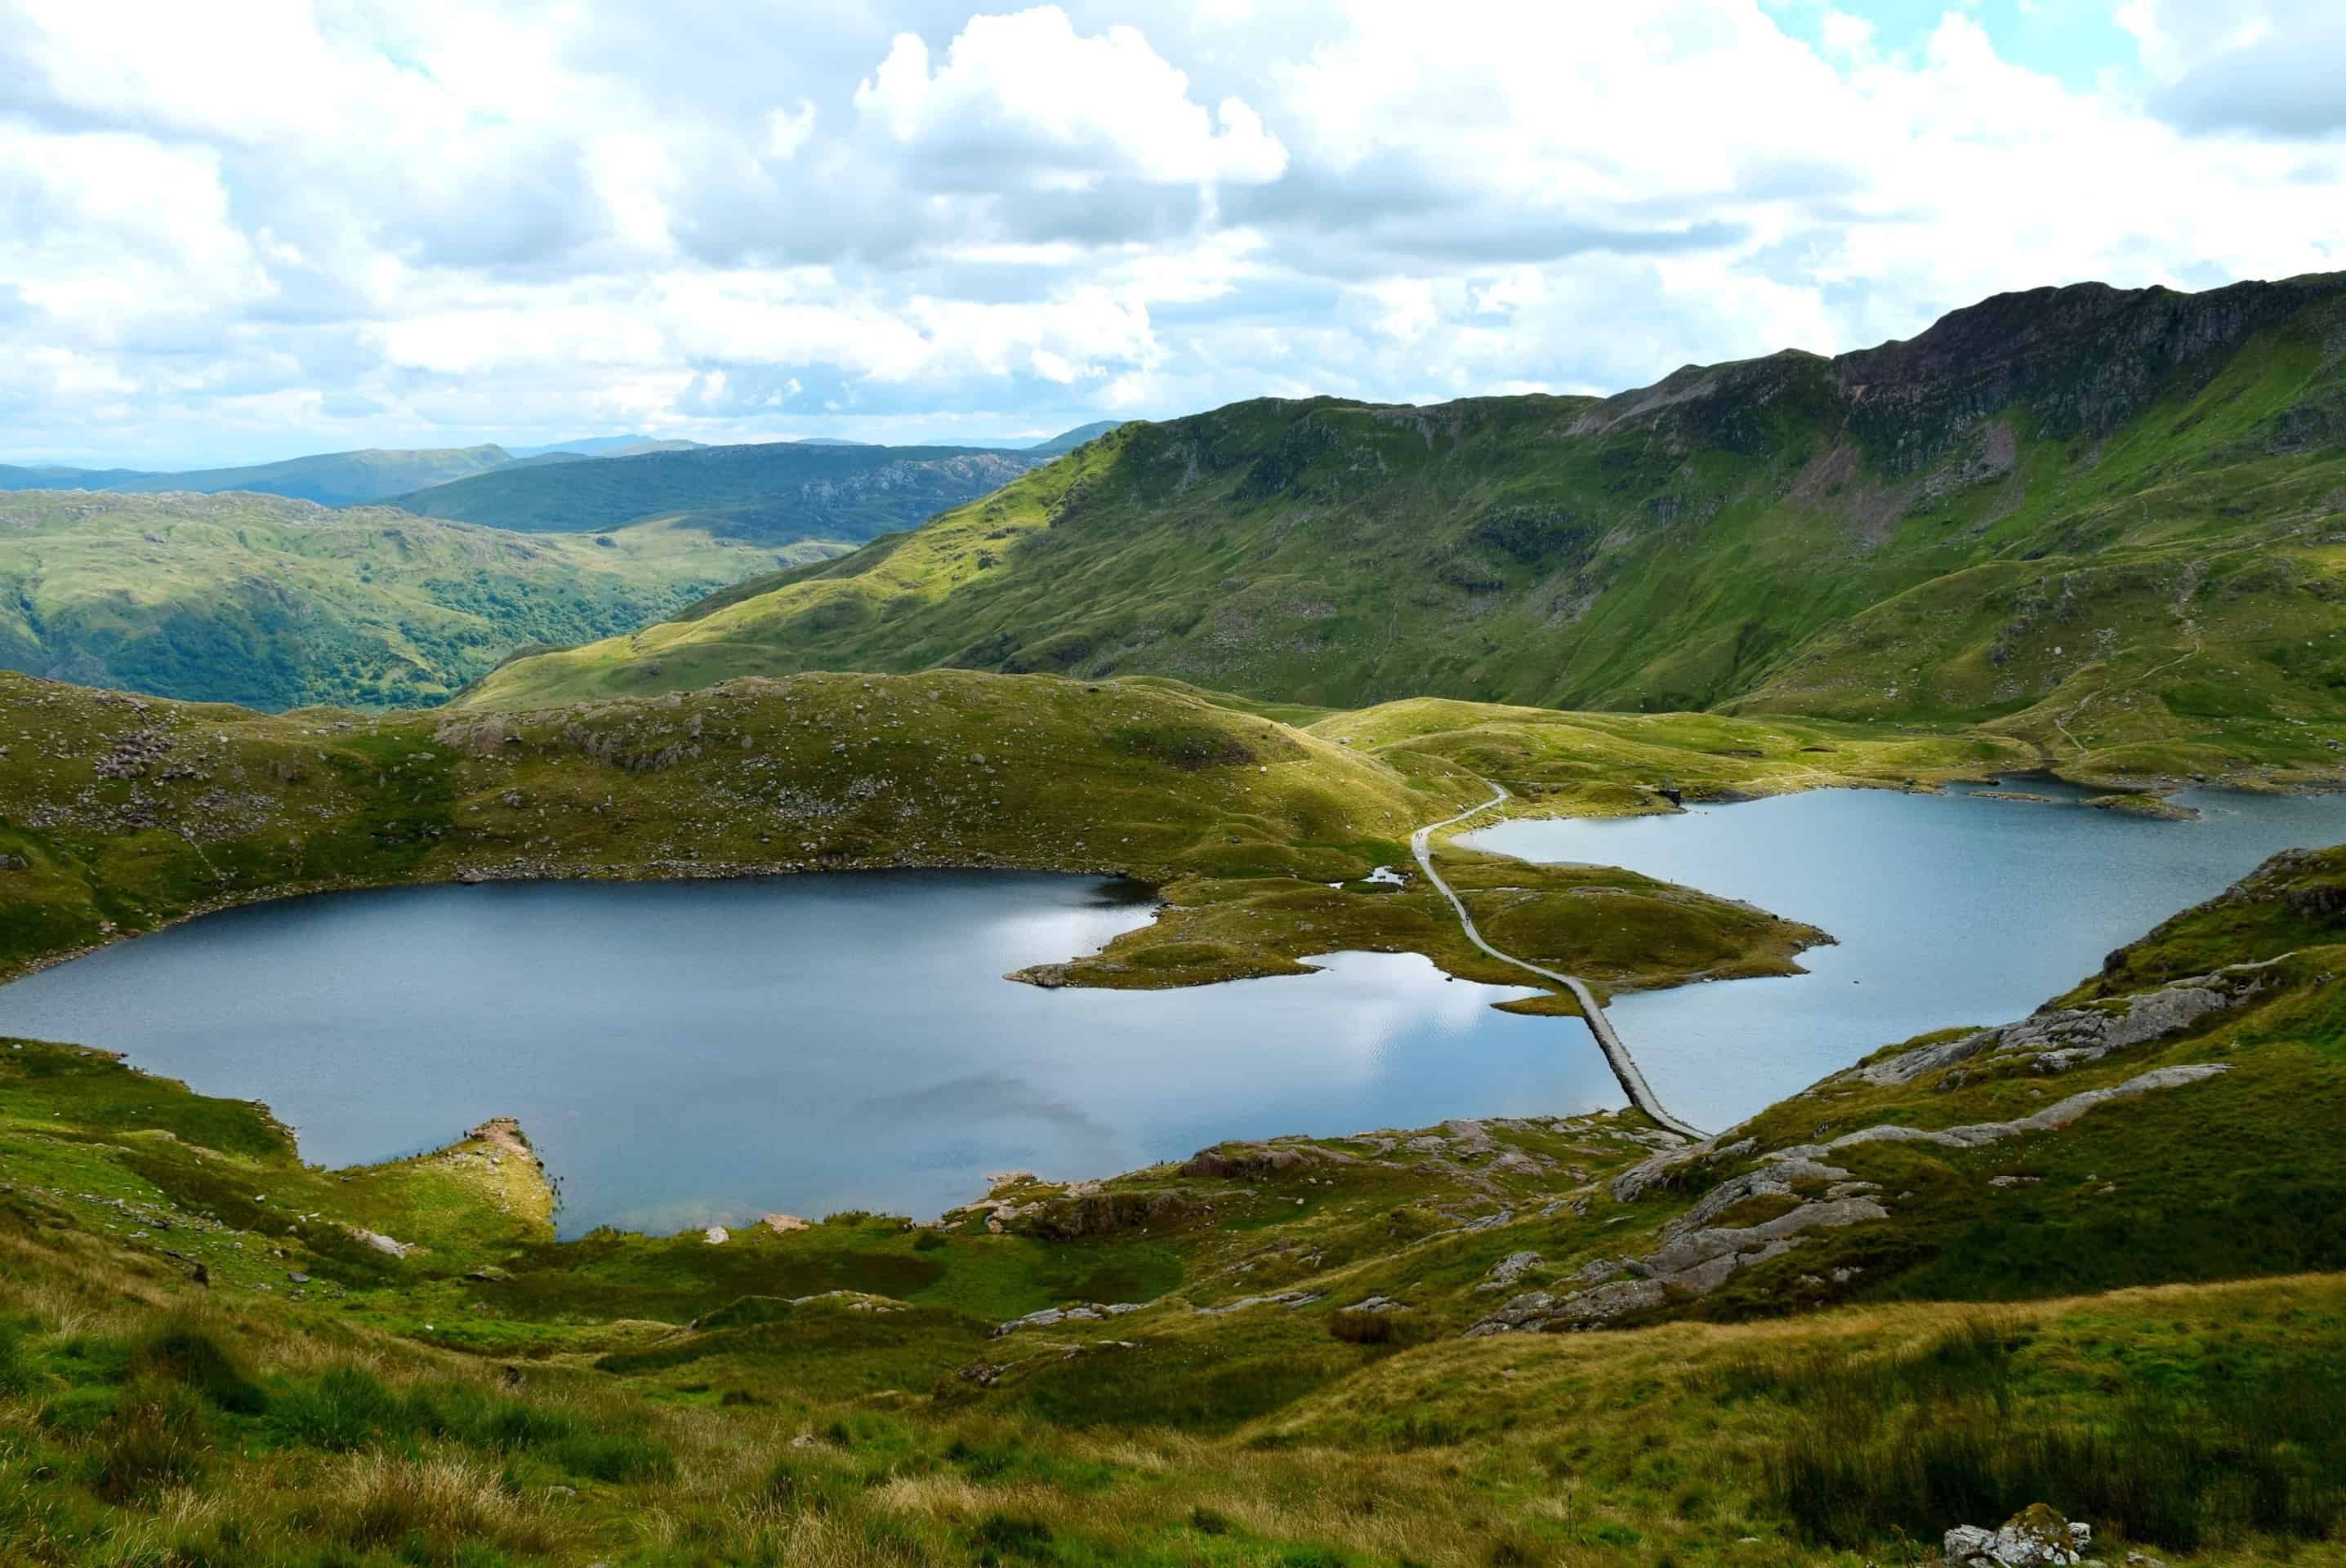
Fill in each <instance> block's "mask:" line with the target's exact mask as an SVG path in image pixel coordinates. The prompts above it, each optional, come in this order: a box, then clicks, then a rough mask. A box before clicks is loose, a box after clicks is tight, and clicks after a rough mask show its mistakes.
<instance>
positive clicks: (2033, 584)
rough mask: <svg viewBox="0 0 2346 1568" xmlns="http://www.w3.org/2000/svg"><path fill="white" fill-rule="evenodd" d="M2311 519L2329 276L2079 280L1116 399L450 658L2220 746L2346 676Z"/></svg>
mask: <svg viewBox="0 0 2346 1568" xmlns="http://www.w3.org/2000/svg"><path fill="white" fill-rule="evenodd" d="M2341 545H2346V277H2341V276H2326V277H2310V278H2303V279H2298V280H2290V281H2289V282H2285V283H2275V284H2265V283H2248V284H2240V285H2237V286H2235V287H2232V288H2229V289H2223V290H2214V291H2212V292H2209V293H2204V294H2178V293H2174V292H2171V291H2168V290H2134V291H2127V290H2113V289H2107V288H2104V287H2101V286H2099V285H2080V286H2078V287H2075V288H2069V289H2061V290H2035V291H2034V292H2031V293H2027V294H2019V295H2010V296H2004V297H2001V298H1998V299H1996V300H1989V301H1987V302H1986V303H1984V304H1982V305H1979V306H1976V307H1974V308H1972V309H1970V310H1966V311H1957V312H1955V313H1954V314H1953V315H1951V316H1949V317H1947V318H1946V319H1945V320H1943V321H1941V322H1939V323H1938V324H1937V325H1935V326H1933V328H1932V329H1931V330H1930V331H1927V332H1925V333H1923V335H1922V336H1921V337H1919V338H1917V339H1915V340H1913V341H1912V342H1907V343H1893V344H1889V345H1885V346H1883V347H1882V348H1879V349H1873V350H1868V351H1862V352H1859V353H1851V354H1845V355H1842V356H1841V357H1840V358H1838V359H1832V360H1827V359H1822V358H1820V357H1817V356H1815V355H1811V354H1804V353H1799V352H1786V353H1781V354H1778V355H1775V356H1772V357H1770V358H1768V359H1764V360H1757V361H1747V362H1742V363H1737V364H1729V365H1721V366H1715V367H1711V368H1708V369H1698V368H1693V367H1689V368H1688V369H1686V370H1683V371H1680V372H1677V373H1675V374H1673V375H1671V376H1669V377H1668V378H1667V379H1665V380H1664V381H1662V382H1659V383H1658V384H1657V385H1655V386H1652V387H1648V388H1646V389H1644V390H1642V391H1638V392H1627V393H1623V394H1621V395H1619V396H1617V397H1613V398H1608V399H1601V400H1600V399H1590V398H1552V397H1519V398H1494V399H1475V400H1469V401H1465V402H1456V403H1449V404H1444V405H1442V406H1439V407H1434V408H1423V409H1421V408H1387V407H1374V406H1368V405H1362V404H1357V403H1345V402H1336V401H1333V400H1325V399H1322V400H1313V401H1310V402H1251V403H1241V404H1237V405H1234V406H1232V407H1230V408H1226V409H1222V410H1219V411H1218V412H1213V413H1209V414H1202V415H1199V416H1195V417H1192V418H1188V419H1180V420H1173V421H1169V422H1166V423H1140V424H1131V425H1127V426H1125V427H1123V428H1122V429H1120V430H1118V431H1117V432H1115V433H1112V434H1110V435H1108V436H1107V437H1105V438H1103V439H1101V440H1099V441H1097V442H1096V443H1093V444H1092V445H1090V446H1087V447H1086V448H1084V449H1082V450H1081V451H1080V452H1078V453H1076V454H1075V455H1073V456H1071V457H1069V458H1066V459H1063V460H1062V461H1060V462H1058V463H1055V464H1053V465H1052V466H1050V467H1049V468H1047V469H1045V470H1044V471H1042V472H1040V473H1035V474H1033V475H1031V476H1029V477H1027V478H1025V479H1024V480H1022V481H1020V482H1019V483H1017V484H1014V485H1012V486H1010V487H1009V488H1007V489H1006V490H1005V491H1003V492H1002V493H1001V494H996V495H993V496H989V497H987V498H985V499H984V500H983V501H980V502H976V503H973V504H969V505H966V506H964V507H962V508H961V509H959V510H958V511H955V512H954V513H951V514H947V515H945V516H943V517H941V518H939V519H937V520H936V521H935V522H934V523H933V524H930V525H929V526H927V527H925V528H923V529H922V530H920V531H919V532H917V533H914V534H912V535H906V536H902V537H896V538H890V539H885V540H882V541H879V542H877V543H875V544H874V545H872V546H870V547H868V548H867V549H865V550H862V551H861V552H859V553H857V554H856V555H852V556H849V557H847V558H845V559H843V560H841V561H838V562H834V563H830V564H827V565H821V566H817V567H811V568H806V569H802V570H800V571H797V572H794V573H790V574H785V575H780V576H778V577H776V578H774V579H772V580H770V581H768V582H764V583H760V584H754V585H744V586H743V587H740V588H737V589H733V590H730V591H729V592H727V593H726V594H724V595H721V596H719V597H717V598H716V599H714V600H712V601H710V602H709V604H707V605H703V606H697V607H696V608H695V609H694V611H693V612H691V613H690V614H689V615H688V616H685V617H682V618H680V619H678V621H676V622H674V623H672V624H669V625H666V626H659V627H656V628H652V629H650V630H648V631H646V632H644V633H642V634H639V635H637V636H634V637H632V638H630V639H629V640H628V641H627V642H626V643H625V644H616V643H607V644H603V645H599V646H595V647H586V648H583V649H577V650H572V651H569V652H566V653H562V654H556V655H547V656H544V657H538V658H533V659H530V660H526V661H522V662H519V663H517V664H515V665H513V666H510V667H507V668H506V669H505V670H503V671H501V672H499V675H498V676H497V677H496V678H495V680H494V681H492V682H491V683H489V684H488V685H487V687H484V690H483V692H482V693H481V694H480V700H483V701H484V702H490V703H501V702H535V701H541V700H547V699H554V698H558V697H566V696H572V695H582V694H589V693H597V692H623V691H657V690H663V689H673V688H676V687H689V686H693V685H697V684H702V683H705V682H707V681H709V680H712V679H718V678H722V677H726V676H729V675H733V674H739V673H745V672H758V673H782V672H787V671H790V670H794V669H801V668H810V667H831V668H874V669H905V668H914V667H922V666H926V665H935V664H955V665H965V666H970V667H981V668H995V669H1005V670H1021V669H1043V670H1059V671H1065V672H1068V673H1073V674H1081V675H1096V674H1100V673H1103V672H1108V671H1117V672H1131V671H1152V672H1160V673H1165V674H1168V675H1174V676H1178V677H1182V678H1185V679H1190V680H1195V681H1198V682H1199V683H1200V684H1204V685H1209V686H1215V687H1223V688H1228V689H1233V690H1239V691H1243V692H1247V693H1250V694H1254V695H1259V696H1263V697H1277V698H1282V699H1290V700H1301V701H1308V702H1318V703H1325V704H1331V705H1336V706H1346V707H1349V706H1353V705H1356V704H1358V703H1361V702H1362V701H1367V700H1373V699H1379V698H1385V697H1397V696H1403V695H1417V694H1431V695H1454V696H1460V697H1474V698H1479V699H1494V700H1505V701H1512V702H1521V703H1528V704H1535V705H1543V706H1557V707H1582V708H1586V707H1607V708H1651V709H1666V708H1711V707H1719V706H1741V707H1746V708H1769V709H1776V710H1802V709H1821V710H1823V711H1829V712H1832V713H1835V714H1838V715H1841V716H1843V717H1848V718H1876V719H1878V718H1909V719H1917V720H1927V721H1930V722H1982V721H1996V722H1998V723H2000V724H2002V725H2003V726H2004V727H2006V728H2009V729H2010V730H2011V731H2012V732H2013V733H2015V734H2016V735H2019V736H2022V737H2024V738H2026V739H2028V740H2030V741H2031V742H2033V743H2035V744H2038V745H2041V746H2043V747H2044V748H2045V749H2046V750H2047V751H2048V752H2050V753H2051V754H2054V755H2055V756H2060V757H2066V758H2072V759H2075V758H2076V757H2078V756H2079V755H2081V754H2082V753H2084V752H2086V751H2096V752H2107V753H2109V754H2110V756H2109V759H2108V760H2110V761H2111V763H2112V766H2113V767H2117V766H2127V767H2133V766H2149V765H2158V764H2167V765H2174V766H2182V765H2185V764H2191V765H2193V770H2208V765H2210V764H2213V765H2217V766H2218V767H2219V770H2220V769H2221V768H2222V767H2226V766H2233V765H2237V766H2239V767H2248V766H2254V765H2259V764H2261V763H2264V762H2267V761H2271V760H2277V759H2304V758H2307V757H2309V756H2310V755H2311V754H2312V753H2313V752H2315V751H2316V750H2318V749H2319V748H2318V747H2316V746H2315V745H2314V744H2313V743H2312V741H2311V740H2310V738H2309V735H2310V728H2309V727H2311V726H2315V725H2320V724H2328V723H2334V722H2335V721H2337V720H2338V719H2340V718H2346V630H2341V627H2346V609H2341V606H2346V549H2341ZM2081 721H2082V722H2081Z"/></svg>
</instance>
